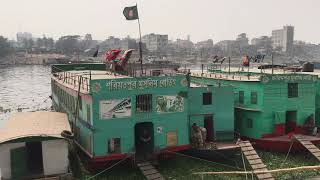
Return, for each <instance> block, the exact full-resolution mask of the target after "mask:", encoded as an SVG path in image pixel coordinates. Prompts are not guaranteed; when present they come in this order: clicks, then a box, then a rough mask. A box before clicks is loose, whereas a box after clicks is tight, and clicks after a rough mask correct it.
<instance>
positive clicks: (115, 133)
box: [91, 76, 189, 156]
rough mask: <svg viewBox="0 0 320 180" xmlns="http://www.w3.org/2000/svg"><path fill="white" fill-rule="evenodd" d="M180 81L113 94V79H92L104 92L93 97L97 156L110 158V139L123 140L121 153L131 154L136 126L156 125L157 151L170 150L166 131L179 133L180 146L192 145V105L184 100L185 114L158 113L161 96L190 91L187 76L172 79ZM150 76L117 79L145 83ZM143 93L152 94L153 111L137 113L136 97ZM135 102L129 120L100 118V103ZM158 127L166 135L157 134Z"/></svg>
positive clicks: (115, 91)
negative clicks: (184, 84)
mask: <svg viewBox="0 0 320 180" xmlns="http://www.w3.org/2000/svg"><path fill="white" fill-rule="evenodd" d="M165 78H168V77H152V79H153V80H159V81H160V80H161V79H165ZM169 78H171V79H175V80H176V85H175V86H174V87H170V88H143V89H134V90H128V89H120V90H113V91H110V90H109V89H108V88H107V86H106V84H107V83H108V82H109V81H110V80H92V81H91V84H95V83H98V84H100V85H101V89H100V91H99V92H98V93H92V97H93V102H94V103H93V119H94V121H93V126H94V129H95V130H94V143H93V144H94V147H93V148H94V155H95V156H105V155H108V153H107V151H108V147H107V144H108V143H107V142H108V139H110V138H121V152H122V153H128V152H133V150H134V146H135V145H134V137H135V136H134V127H135V125H136V123H140V122H152V123H153V129H154V146H155V148H156V149H157V148H165V147H166V143H167V142H166V132H169V131H176V132H177V137H178V145H185V144H189V135H188V126H187V119H188V104H187V99H186V98H183V99H184V110H183V112H170V113H158V112H156V110H155V107H156V97H157V96H160V95H174V96H176V95H178V94H179V93H181V92H187V90H188V88H187V86H183V85H182V84H181V83H182V82H183V81H185V79H186V77H185V76H176V77H174V76H173V77H169ZM143 80H148V77H145V78H143V77H141V78H123V79H116V81H117V82H128V81H143ZM139 94H152V102H153V103H152V112H141V113H140V112H136V107H135V105H136V96H137V95H139ZM122 98H130V99H131V107H132V109H131V116H130V117H126V118H115V119H103V120H102V119H100V116H99V109H100V107H99V102H100V101H101V100H112V99H122ZM157 127H162V132H161V133H158V132H157Z"/></svg>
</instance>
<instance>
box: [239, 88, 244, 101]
mask: <svg viewBox="0 0 320 180" xmlns="http://www.w3.org/2000/svg"><path fill="white" fill-rule="evenodd" d="M239 103H240V104H243V103H244V91H239Z"/></svg>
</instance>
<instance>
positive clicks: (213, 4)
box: [0, 0, 320, 44]
mask: <svg viewBox="0 0 320 180" xmlns="http://www.w3.org/2000/svg"><path fill="white" fill-rule="evenodd" d="M135 3H136V1H132V0H129V1H127V2H118V1H109V2H108V3H107V2H105V1H101V0H92V1H88V0H80V1H75V0H70V1H67V2H65V1H62V0H57V1H54V2H51V1H41V0H30V1H26V2H24V1H18V0H12V1H5V2H4V3H3V5H5V6H6V7H7V8H4V9H3V10H2V11H1V12H0V22H1V23H2V24H4V26H3V27H2V34H1V35H4V36H6V37H8V38H9V39H13V38H14V39H15V38H16V33H17V32H31V33H32V34H33V35H35V36H36V37H41V36H42V35H43V34H46V35H47V36H48V37H53V38H55V39H57V38H58V37H60V36H62V35H67V34H80V35H84V34H86V33H91V34H92V35H93V38H94V39H97V40H104V39H106V38H107V37H108V36H111V35H113V36H115V37H126V36H127V35H130V36H131V37H133V38H136V37H138V29H137V28H138V25H137V22H135V21H126V20H125V18H124V17H123V15H122V10H123V8H124V7H125V6H130V5H134V4H135ZM137 3H138V9H139V15H140V18H141V25H142V34H144V35H145V34H149V33H152V32H154V33H158V34H168V35H169V39H170V40H171V39H173V40H175V39H178V38H180V39H187V36H188V35H190V36H191V40H192V41H193V42H198V41H203V40H206V39H213V41H214V42H215V43H216V42H218V41H221V40H227V39H235V38H236V36H237V35H238V34H240V33H243V32H244V33H247V35H248V37H249V38H250V40H251V39H252V38H256V37H260V36H264V35H266V36H271V32H272V30H274V29H281V28H282V27H283V26H285V25H293V26H294V27H295V40H303V41H306V42H311V43H317V44H318V43H320V36H317V33H318V32H319V31H320V26H319V25H317V24H314V21H312V20H313V19H314V17H316V16H317V11H316V10H317V7H319V5H320V2H319V1H316V0H306V1H303V2H301V1H297V0H295V1H289V0H283V1H280V2H279V1H276V0H268V1H263V3H262V2H261V1H259V2H256V1H254V0H242V1H241V2H237V1H231V0H226V1H223V2H222V1H209V0H203V1H201V3H197V4H195V3H194V2H193V3H192V2H184V1H183V2H182V1H174V2H171V1H169V0H163V1H159V2H151V1H143V0H138V1H137ZM17 4H18V5H17ZM49 9H50V10H49ZM268 9H270V10H271V9H272V11H271V12H270V13H267V12H265V11H266V10H268ZM228 10H229V11H228ZM302 10H303V14H301V13H300V12H302ZM58 12H59V13H58Z"/></svg>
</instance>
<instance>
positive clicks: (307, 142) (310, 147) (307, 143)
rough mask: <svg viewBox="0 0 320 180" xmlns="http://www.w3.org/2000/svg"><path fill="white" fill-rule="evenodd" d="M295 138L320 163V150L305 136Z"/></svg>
mask: <svg viewBox="0 0 320 180" xmlns="http://www.w3.org/2000/svg"><path fill="white" fill-rule="evenodd" d="M294 138H295V139H296V140H297V141H298V142H300V144H301V145H303V146H304V147H305V148H306V149H307V150H308V151H309V152H310V153H311V154H312V155H313V156H314V157H316V158H317V159H318V160H319V161H320V149H319V148H318V147H317V146H315V145H314V144H313V143H312V142H311V141H310V139H308V138H305V136H301V135H295V136H294Z"/></svg>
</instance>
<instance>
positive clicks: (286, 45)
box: [272, 26, 294, 53]
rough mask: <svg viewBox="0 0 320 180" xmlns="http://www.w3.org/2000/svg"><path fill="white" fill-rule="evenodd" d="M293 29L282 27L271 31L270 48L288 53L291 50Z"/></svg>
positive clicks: (291, 27)
mask: <svg viewBox="0 0 320 180" xmlns="http://www.w3.org/2000/svg"><path fill="white" fill-rule="evenodd" d="M293 39H294V27H293V26H284V27H283V29H277V30H273V31H272V48H273V49H275V50H280V51H282V52H287V53H290V52H291V51H292V48H293Z"/></svg>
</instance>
